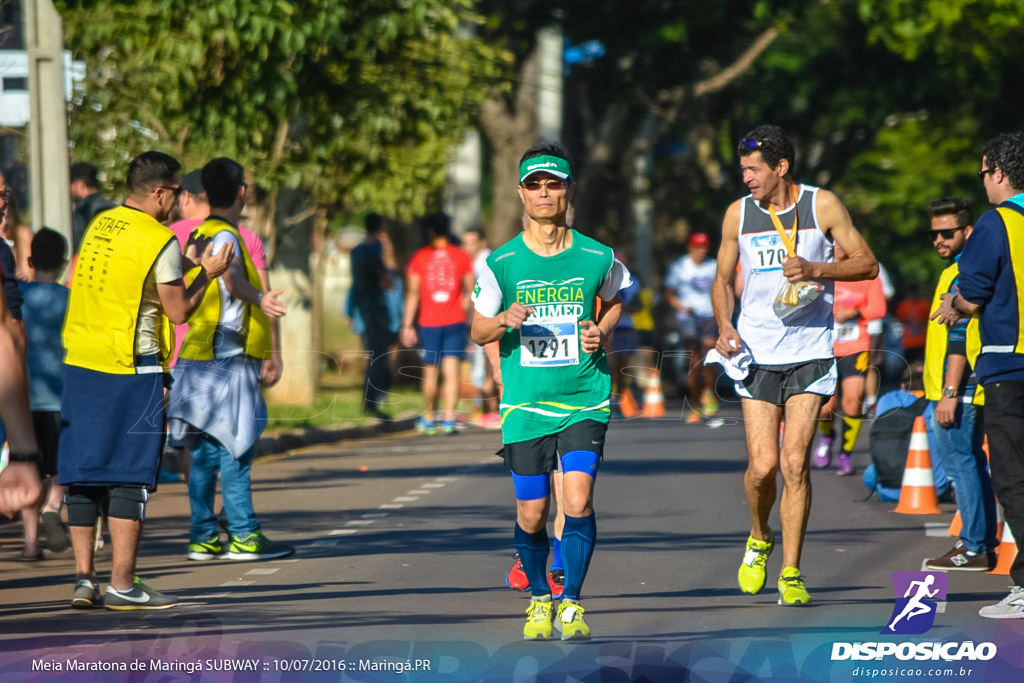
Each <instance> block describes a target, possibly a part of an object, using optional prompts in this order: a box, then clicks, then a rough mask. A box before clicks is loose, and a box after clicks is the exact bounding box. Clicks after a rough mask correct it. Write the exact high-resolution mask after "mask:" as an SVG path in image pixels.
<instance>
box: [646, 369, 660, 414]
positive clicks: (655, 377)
mask: <svg viewBox="0 0 1024 683" xmlns="http://www.w3.org/2000/svg"><path fill="white" fill-rule="evenodd" d="M664 416H665V395H664V394H663V393H662V391H661V375H659V374H658V370H657V368H651V381H650V382H649V383H648V384H647V391H646V392H645V393H644V417H647V418H656V417H664Z"/></svg>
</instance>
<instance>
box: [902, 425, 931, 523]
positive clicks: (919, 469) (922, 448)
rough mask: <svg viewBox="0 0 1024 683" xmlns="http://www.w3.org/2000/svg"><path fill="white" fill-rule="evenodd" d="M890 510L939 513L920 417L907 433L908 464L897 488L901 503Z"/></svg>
mask: <svg viewBox="0 0 1024 683" xmlns="http://www.w3.org/2000/svg"><path fill="white" fill-rule="evenodd" d="M893 512H902V513H903V514H906V515H938V514H942V510H940V509H939V500H938V498H936V496H935V477H934V476H933V475H932V458H931V454H930V451H929V449H928V428H927V427H926V426H925V422H924V418H923V417H921V416H918V417H917V419H916V420H914V432H913V433H912V434H911V435H910V448H908V449H907V466H906V468H905V469H904V470H903V484H902V486H901V487H900V502H899V504H898V505H897V506H896V509H895V510H893Z"/></svg>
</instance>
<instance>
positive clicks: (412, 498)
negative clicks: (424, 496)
mask: <svg viewBox="0 0 1024 683" xmlns="http://www.w3.org/2000/svg"><path fill="white" fill-rule="evenodd" d="M417 500H419V497H417V496H398V497H397V498H395V500H394V502H396V503H415V502H416V501H417Z"/></svg>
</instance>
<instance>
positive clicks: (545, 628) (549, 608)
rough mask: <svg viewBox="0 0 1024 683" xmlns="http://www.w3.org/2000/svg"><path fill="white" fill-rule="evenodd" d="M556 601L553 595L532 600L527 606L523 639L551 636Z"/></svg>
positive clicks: (548, 637) (538, 638)
mask: <svg viewBox="0 0 1024 683" xmlns="http://www.w3.org/2000/svg"><path fill="white" fill-rule="evenodd" d="M554 607H555V603H553V602H551V596H547V597H545V598H543V599H538V598H534V599H532V600H530V606H529V607H527V608H526V626H524V627H523V640H549V639H550V638H551V615H552V614H553V613H554V611H555V610H554Z"/></svg>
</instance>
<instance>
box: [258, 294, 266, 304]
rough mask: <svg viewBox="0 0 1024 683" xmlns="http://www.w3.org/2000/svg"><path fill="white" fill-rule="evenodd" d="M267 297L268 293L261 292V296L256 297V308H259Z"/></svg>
mask: <svg viewBox="0 0 1024 683" xmlns="http://www.w3.org/2000/svg"><path fill="white" fill-rule="evenodd" d="M265 295H266V292H260V293H259V294H257V295H256V307H257V308H258V307H259V305H260V303H261V302H262V301H263V297H264V296H265Z"/></svg>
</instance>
